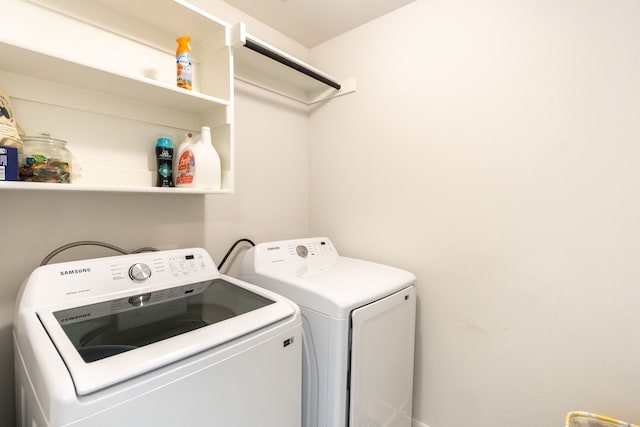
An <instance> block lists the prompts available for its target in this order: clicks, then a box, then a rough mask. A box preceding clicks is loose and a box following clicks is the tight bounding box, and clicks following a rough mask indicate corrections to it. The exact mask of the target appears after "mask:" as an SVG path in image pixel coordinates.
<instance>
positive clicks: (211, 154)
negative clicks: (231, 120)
mask: <svg viewBox="0 0 640 427" xmlns="http://www.w3.org/2000/svg"><path fill="white" fill-rule="evenodd" d="M175 174H176V187H183V188H203V189H208V190H219V189H220V186H221V180H222V171H221V167H220V156H218V153H217V152H216V150H215V148H213V145H212V144H211V128H209V127H208V126H203V127H202V129H201V133H200V137H199V138H197V140H196V141H195V142H194V141H193V139H192V138H191V134H190V133H188V134H187V137H186V138H185V140H184V141H183V142H182V144H180V146H179V147H178V155H177V156H176V167H175Z"/></svg>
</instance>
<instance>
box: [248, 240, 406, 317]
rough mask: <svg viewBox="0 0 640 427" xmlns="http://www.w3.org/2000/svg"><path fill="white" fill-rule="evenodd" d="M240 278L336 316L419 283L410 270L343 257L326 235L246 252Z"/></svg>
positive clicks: (346, 315)
mask: <svg viewBox="0 0 640 427" xmlns="http://www.w3.org/2000/svg"><path fill="white" fill-rule="evenodd" d="M301 248H305V250H301ZM239 277H240V278H241V279H243V280H246V281H249V282H252V283H255V284H257V285H260V286H263V287H266V288H267V289H270V290H272V291H274V292H277V293H279V294H281V295H283V296H285V297H287V298H290V299H291V300H293V301H294V302H295V303H297V304H299V305H300V306H303V307H306V308H310V309H312V310H315V311H318V312H320V313H324V314H326V315H329V316H332V317H335V318H346V317H348V316H349V313H350V312H351V310H353V309H354V308H357V307H361V306H362V305H364V304H368V303H370V302H372V301H375V300H377V299H380V298H384V297H385V296H387V295H390V294H392V293H394V292H397V291H398V290H400V289H404V288H405V287H407V286H409V285H412V284H413V283H414V281H415V276H414V275H413V274H411V273H409V272H408V271H405V270H401V269H398V268H395V267H390V266H387V265H383V264H378V263H374V262H369V261H364V260H359V259H354V258H347V257H343V256H339V255H338V252H337V251H336V249H335V248H334V246H333V244H332V243H331V241H330V240H329V239H327V238H326V237H317V238H309V239H300V240H287V241H282V242H270V243H261V244H259V245H256V246H255V247H253V248H251V249H250V250H249V251H247V253H246V254H245V259H244V260H243V263H242V266H241V270H240V276H239Z"/></svg>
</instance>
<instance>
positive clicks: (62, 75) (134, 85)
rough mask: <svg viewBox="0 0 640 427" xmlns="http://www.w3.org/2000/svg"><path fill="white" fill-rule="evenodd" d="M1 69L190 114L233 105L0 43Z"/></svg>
mask: <svg viewBox="0 0 640 427" xmlns="http://www.w3.org/2000/svg"><path fill="white" fill-rule="evenodd" d="M0 52H1V53H2V55H0V69H1V70H3V71H6V72H10V73H14V74H19V75H21V76H29V77H33V78H35V79H39V80H46V81H51V82H57V83H61V84H65V85H70V86H74V87H76V88H82V89H86V90H91V91H95V92H99V93H105V94H109V95H112V96H118V97H123V98H132V99H136V100H144V101H145V102H147V103H150V104H155V105H160V106H164V107H169V108H175V109H178V110H182V111H186V112H190V113H197V114H200V113H203V112H206V111H210V110H211V109H212V108H216V107H226V106H228V105H230V102H229V101H228V100H225V99H220V98H215V97H212V96H208V95H205V94H202V93H199V92H195V91H189V90H185V89H182V88H179V87H177V86H175V85H170V84H166V83H164V82H160V81H157V80H153V79H150V78H146V77H144V76H136V75H127V74H125V73H122V72H120V71H116V70H109V69H100V68H96V67H93V66H91V65H86V64H83V63H82V62H80V61H79V60H77V59H74V60H71V59H65V58H60V57H55V56H52V55H49V54H46V53H42V52H38V51H36V50H32V49H28V48H23V47H20V46H16V45H11V44H7V43H2V42H0Z"/></svg>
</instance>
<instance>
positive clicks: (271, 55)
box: [244, 38, 340, 90]
mask: <svg viewBox="0 0 640 427" xmlns="http://www.w3.org/2000/svg"><path fill="white" fill-rule="evenodd" d="M244 46H245V47H248V48H249V49H251V50H253V51H255V52H258V53H259V54H261V55H264V56H266V57H268V58H271V59H273V60H274V61H278V62H279V63H281V64H283V65H286V66H287V67H289V68H293V69H294V70H296V71H299V72H301V73H302V74H305V75H307V76H309V77H311V78H314V79H316V80H318V81H320V82H322V83H324V84H326V85H328V86H331V87H332V88H334V89H336V90H340V83H337V82H334V81H333V80H330V79H328V78H326V77H324V76H322V75H320V74H318V73H316V72H314V71H313V70H309V69H308V68H305V67H303V66H301V65H300V64H297V63H295V62H293V61H291V60H290V59H288V58H285V57H284V56H282V55H279V54H278V53H277V52H274V51H272V50H269V49H267V48H266V47H264V46H262V45H260V44H258V43H255V42H254V41H253V40H250V39H249V38H247V39H246V41H245V43H244Z"/></svg>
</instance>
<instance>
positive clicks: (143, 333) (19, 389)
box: [13, 248, 302, 427]
mask: <svg viewBox="0 0 640 427" xmlns="http://www.w3.org/2000/svg"><path fill="white" fill-rule="evenodd" d="M13 333H14V348H15V376H16V401H17V405H16V406H17V419H18V423H17V424H18V426H21V427H27V426H29V427H45V426H50V427H62V426H73V427H113V426H131V427H134V426H135V427H139V426H154V427H176V426H189V427H199V426H225V427H231V426H233V427H247V426H271V427H283V426H286V427H298V426H300V422H301V398H300V387H301V380H302V379H301V369H302V366H301V354H302V350H301V348H302V345H301V344H302V326H301V319H300V313H299V309H298V307H297V306H296V305H295V304H294V303H292V302H291V301H289V300H288V299H286V298H283V297H281V296H279V295H276V294H274V293H273V292H270V291H267V290H264V289H261V288H258V287H256V286H253V285H251V284H248V283H244V282H242V281H240V280H237V279H234V278H230V277H227V276H224V275H220V274H219V273H218V270H217V268H216V266H215V264H214V263H213V261H212V260H211V258H210V257H209V255H208V254H207V252H206V251H204V250H203V249H198V248H194V249H180V250H172V251H160V252H150V253H141V254H134V255H124V256H117V257H107V258H98V259H91V260H82V261H77V262H66V263H59V264H51V265H46V266H43V267H39V268H37V269H36V270H35V271H34V272H33V273H32V274H31V275H30V277H29V278H28V279H27V280H26V281H25V283H24V284H23V287H22V289H21V291H20V295H19V296H18V300H17V307H16V316H15V322H14V332H13Z"/></svg>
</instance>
